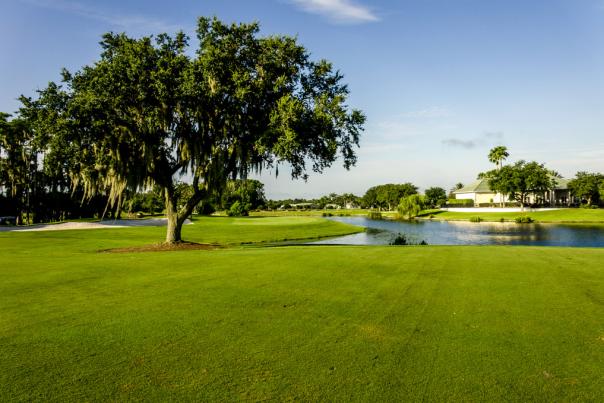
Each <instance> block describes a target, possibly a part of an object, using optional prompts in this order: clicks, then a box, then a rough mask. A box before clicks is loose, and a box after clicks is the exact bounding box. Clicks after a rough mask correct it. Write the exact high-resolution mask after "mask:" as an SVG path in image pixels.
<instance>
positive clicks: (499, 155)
mask: <svg viewBox="0 0 604 403" xmlns="http://www.w3.org/2000/svg"><path fill="white" fill-rule="evenodd" d="M509 156H510V154H509V153H508V149H507V147H506V146H497V147H493V148H492V149H491V151H489V157H488V158H489V162H492V163H493V164H496V165H497V169H501V167H502V165H503V161H504V160H505V159H506V158H507V157H509Z"/></svg>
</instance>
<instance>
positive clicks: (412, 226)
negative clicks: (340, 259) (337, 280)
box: [313, 217, 604, 247]
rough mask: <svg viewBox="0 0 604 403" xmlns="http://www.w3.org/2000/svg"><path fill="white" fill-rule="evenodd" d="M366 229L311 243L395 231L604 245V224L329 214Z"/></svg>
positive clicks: (434, 240) (449, 241)
mask: <svg viewBox="0 0 604 403" xmlns="http://www.w3.org/2000/svg"><path fill="white" fill-rule="evenodd" d="M330 219H331V220H334V221H339V222H344V223H348V224H353V225H358V226H362V227H365V228H367V231H366V232H363V233H359V234H353V235H347V236H343V237H339V238H333V239H327V240H321V241H318V242H313V243H314V244H345V245H387V244H389V243H390V242H391V241H392V240H393V239H394V237H395V236H396V234H398V233H401V234H405V236H406V237H407V239H408V240H409V241H411V243H419V242H421V241H422V240H425V241H426V242H428V244H430V245H535V246H575V247H602V246H604V226H602V225H566V224H516V223H485V222H481V223H471V222H466V221H427V220H418V221H410V222H406V221H390V220H370V219H368V218H365V217H332V218H330Z"/></svg>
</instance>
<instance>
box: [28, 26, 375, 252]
mask: <svg viewBox="0 0 604 403" xmlns="http://www.w3.org/2000/svg"><path fill="white" fill-rule="evenodd" d="M197 39H198V43H199V47H198V48H197V50H196V52H195V53H194V55H193V56H190V55H189V53H187V50H188V48H189V38H187V36H186V35H184V34H183V33H178V34H176V35H175V36H169V35H167V34H160V35H157V36H156V37H143V38H139V39H135V38H131V37H128V36H127V35H125V34H114V33H108V34H105V35H104V36H103V39H102V41H101V47H102V53H101V55H100V59H99V60H98V61H97V62H96V63H94V64H92V65H89V66H85V67H83V68H82V69H81V70H79V71H77V72H75V73H73V74H72V73H69V72H67V71H64V73H63V81H64V82H63V84H62V85H61V86H57V85H55V84H51V85H49V87H48V88H47V89H46V90H44V91H41V93H40V97H39V98H38V99H37V100H35V101H32V102H30V107H31V108H34V109H36V110H37V113H38V116H40V120H41V121H42V122H43V124H42V125H41V126H43V127H45V129H46V130H48V131H49V133H50V135H51V136H53V137H54V138H55V140H54V141H52V142H51V144H54V145H55V148H54V150H50V151H49V152H50V155H53V154H61V153H63V154H64V155H66V156H67V158H66V160H67V162H65V161H64V162H63V166H65V167H68V171H69V174H70V175H71V176H72V178H73V180H74V183H75V184H81V185H83V186H84V188H85V190H86V195H87V196H92V195H94V194H96V193H98V192H109V194H110V196H111V200H114V201H116V200H117V199H118V198H119V197H120V195H121V194H122V193H123V191H124V190H125V189H126V188H130V189H141V188H145V187H148V186H151V185H156V186H159V187H160V188H161V189H162V190H163V193H164V199H165V208H166V214H167V217H168V229H167V235H166V241H167V242H179V241H181V239H182V237H181V229H182V224H183V222H184V221H185V219H186V218H187V217H188V216H189V215H190V214H191V212H192V211H193V209H194V208H195V206H196V205H197V204H198V203H200V202H201V201H203V200H204V199H208V198H210V197H215V196H216V195H217V194H220V192H221V191H222V190H223V188H224V187H225V185H226V184H227V182H228V180H229V179H236V178H246V177H247V175H248V174H249V173H250V172H254V171H260V170H262V169H266V168H275V169H276V172H278V167H279V165H280V164H282V163H287V164H288V166H289V167H290V168H291V175H292V177H293V178H303V179H306V178H307V175H308V171H309V170H310V169H312V171H315V172H319V173H320V172H322V171H323V170H324V169H325V168H326V167H329V166H330V165H331V164H332V163H333V162H334V161H335V160H336V159H337V158H338V156H341V157H342V160H343V164H344V167H346V168H350V167H351V166H352V165H354V163H355V162H356V155H355V148H356V147H357V146H358V141H359V135H360V132H361V131H362V129H363V124H364V122H365V117H364V115H363V114H362V113H361V112H360V111H358V110H352V109H350V108H349V107H348V106H347V104H346V101H347V97H348V94H349V91H348V88H347V86H346V85H345V84H343V83H342V75H341V74H340V73H339V72H338V71H336V70H334V68H333V67H332V65H331V64H330V63H329V62H327V61H325V60H320V61H312V60H311V59H310V56H309V52H308V51H307V50H306V49H305V48H304V47H303V46H301V45H300V44H298V42H297V40H296V39H295V38H292V37H288V36H268V37H261V36H259V27H258V25H257V24H255V23H254V24H233V25H226V24H224V23H222V22H221V21H219V20H217V19H215V18H214V19H208V18H200V19H199V20H198V27H197ZM182 176H185V177H188V178H190V182H192V183H191V186H192V192H191V196H190V197H189V198H188V199H187V200H186V202H184V203H183V204H182V205H178V202H177V195H176V191H175V186H176V183H177V179H178V178H179V177H182Z"/></svg>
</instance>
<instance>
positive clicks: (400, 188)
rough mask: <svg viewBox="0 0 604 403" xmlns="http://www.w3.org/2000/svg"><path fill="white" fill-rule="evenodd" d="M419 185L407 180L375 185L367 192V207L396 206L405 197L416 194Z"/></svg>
mask: <svg viewBox="0 0 604 403" xmlns="http://www.w3.org/2000/svg"><path fill="white" fill-rule="evenodd" d="M416 193H417V186H415V185H413V184H412V183H409V182H406V183H401V184H394V183H388V184H385V185H378V186H373V187H371V188H369V189H368V190H367V192H365V195H364V196H363V202H364V204H365V206H366V207H378V208H387V209H388V210H392V209H393V208H395V207H396V206H397V205H398V204H399V202H400V200H401V199H402V198H403V197H406V196H409V195H412V194H416Z"/></svg>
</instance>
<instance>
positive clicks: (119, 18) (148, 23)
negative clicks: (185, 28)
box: [21, 0, 182, 34]
mask: <svg viewBox="0 0 604 403" xmlns="http://www.w3.org/2000/svg"><path fill="white" fill-rule="evenodd" d="M21 1H22V2H23V3H26V4H31V5H33V6H37V7H43V8H48V9H53V10H58V11H63V12H67V13H70V14H75V15H79V16H81V17H84V18H88V19H91V20H95V21H99V22H102V23H105V24H107V25H109V26H112V27H115V28H118V29H120V30H124V31H128V32H135V33H142V34H156V33H159V32H175V31H178V30H179V29H182V28H179V27H177V26H175V25H171V24H167V23H165V22H164V21H162V20H159V19H155V18H150V17H147V16H144V15H127V14H121V13H119V14H118V13H107V12H104V11H102V10H100V9H98V8H95V7H91V6H88V5H85V4H83V3H80V2H77V1H69V0H21Z"/></svg>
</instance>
